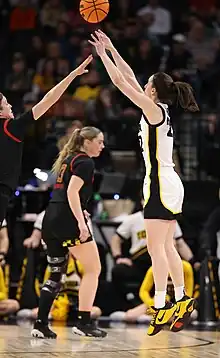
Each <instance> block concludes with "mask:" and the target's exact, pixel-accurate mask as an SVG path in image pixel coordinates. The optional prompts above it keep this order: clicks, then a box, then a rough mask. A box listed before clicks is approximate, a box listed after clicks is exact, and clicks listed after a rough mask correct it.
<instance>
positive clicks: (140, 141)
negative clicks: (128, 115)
mask: <svg viewBox="0 0 220 358" xmlns="http://www.w3.org/2000/svg"><path fill="white" fill-rule="evenodd" d="M138 139H139V144H140V147H141V151H142V152H143V151H144V148H143V140H142V137H141V135H140V134H139V136H138Z"/></svg>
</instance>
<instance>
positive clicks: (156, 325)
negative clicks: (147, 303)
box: [147, 302, 176, 336]
mask: <svg viewBox="0 0 220 358" xmlns="http://www.w3.org/2000/svg"><path fill="white" fill-rule="evenodd" d="M150 311H151V312H152V313H153V317H152V320H151V322H150V326H149V328H148V332H147V334H148V336H154V335H155V334H157V333H159V332H160V331H161V329H162V328H163V326H164V325H165V324H166V323H167V322H168V321H169V320H170V319H171V318H172V316H173V315H174V313H175V311H176V305H175V304H173V303H171V302H166V304H165V306H164V307H163V308H155V307H151V309H150V310H149V311H147V313H149V312H150Z"/></svg>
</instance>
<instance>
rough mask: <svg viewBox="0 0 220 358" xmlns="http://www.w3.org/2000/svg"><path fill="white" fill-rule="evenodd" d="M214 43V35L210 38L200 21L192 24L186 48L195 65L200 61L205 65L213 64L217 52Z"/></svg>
mask: <svg viewBox="0 0 220 358" xmlns="http://www.w3.org/2000/svg"><path fill="white" fill-rule="evenodd" d="M215 41H216V40H215V36H214V34H211V36H210V35H209V34H208V31H207V29H206V28H205V25H204V24H203V23H202V22H201V21H200V20H195V21H193V22H192V24H191V28H190V30H189V33H188V39H187V45H186V48H187V49H188V51H189V52H190V53H191V54H192V56H193V60H194V61H195V62H196V63H198V62H199V61H201V60H203V62H204V64H205V65H209V64H212V63H213V61H214V59H215V54H216V52H217V48H216V46H215Z"/></svg>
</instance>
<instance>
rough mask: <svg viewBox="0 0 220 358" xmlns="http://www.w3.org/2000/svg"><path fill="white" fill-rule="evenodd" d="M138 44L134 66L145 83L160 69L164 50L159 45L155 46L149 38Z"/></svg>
mask: <svg viewBox="0 0 220 358" xmlns="http://www.w3.org/2000/svg"><path fill="white" fill-rule="evenodd" d="M138 45H139V46H138V49H137V52H136V55H135V58H134V59H133V66H132V67H133V68H134V72H135V73H136V74H137V75H138V77H139V78H140V79H141V83H142V84H143V85H145V84H146V82H147V81H148V78H149V77H150V76H151V75H152V73H156V72H158V71H159V67H160V63H161V58H162V55H163V51H162V50H161V49H160V48H159V47H158V46H154V45H153V43H152V41H150V40H149V39H144V38H143V39H141V40H140V41H139V42H138Z"/></svg>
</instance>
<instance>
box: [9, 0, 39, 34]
mask: <svg viewBox="0 0 220 358" xmlns="http://www.w3.org/2000/svg"><path fill="white" fill-rule="evenodd" d="M36 17H37V13H36V10H35V9H34V8H33V7H31V6H29V3H28V0H19V2H18V4H17V6H16V7H15V8H14V9H13V10H12V12H11V16H10V30H11V31H18V30H34V29H35V27H36Z"/></svg>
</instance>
